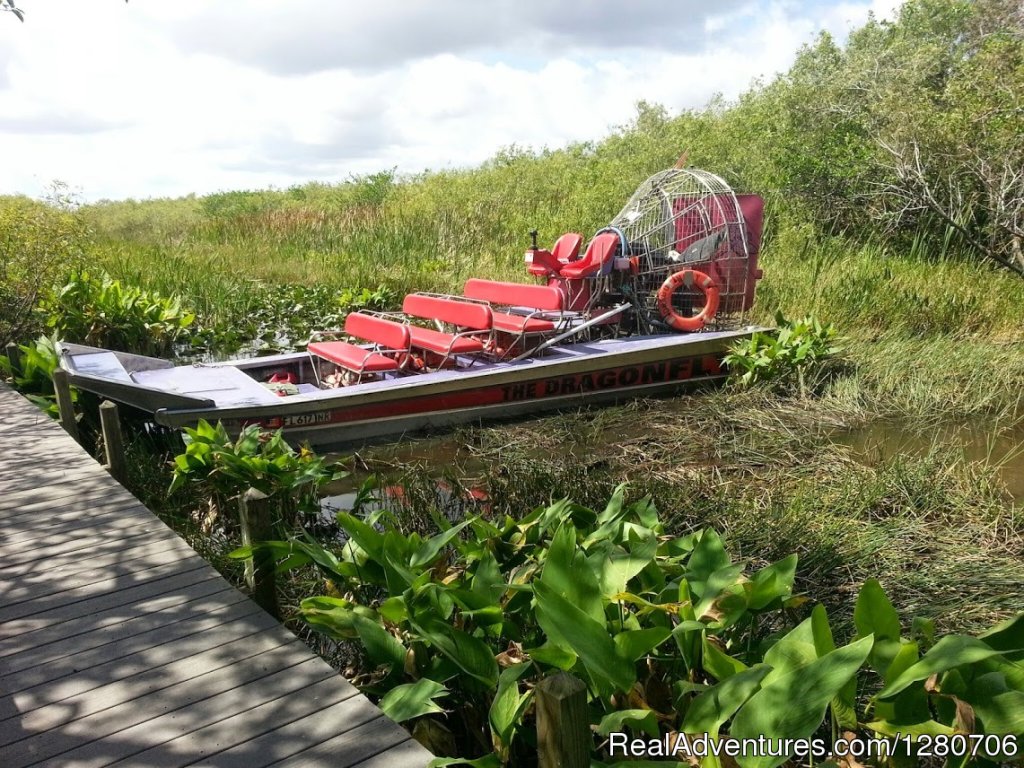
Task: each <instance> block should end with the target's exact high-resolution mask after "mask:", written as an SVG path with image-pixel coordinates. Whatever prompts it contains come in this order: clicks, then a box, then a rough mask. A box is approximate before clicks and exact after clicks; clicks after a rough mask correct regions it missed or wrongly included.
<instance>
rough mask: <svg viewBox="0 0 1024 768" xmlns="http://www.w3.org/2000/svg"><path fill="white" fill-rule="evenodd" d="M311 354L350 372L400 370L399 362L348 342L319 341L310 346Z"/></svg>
mask: <svg viewBox="0 0 1024 768" xmlns="http://www.w3.org/2000/svg"><path fill="white" fill-rule="evenodd" d="M308 349H309V352H310V354H312V355H316V356H317V357H322V358H323V359H324V360H330V361H331V362H332V363H337V364H338V365H340V366H341V367H342V368H345V369H347V370H350V371H367V372H370V373H376V372H379V371H393V370H396V369H397V368H398V361H397V360H395V359H394V358H391V357H385V356H384V355H381V354H378V353H377V352H370V351H369V350H367V349H363V348H362V347H358V346H356V345H355V344H349V343H348V342H347V341H317V342H314V343H312V344H310V345H309V347H308Z"/></svg>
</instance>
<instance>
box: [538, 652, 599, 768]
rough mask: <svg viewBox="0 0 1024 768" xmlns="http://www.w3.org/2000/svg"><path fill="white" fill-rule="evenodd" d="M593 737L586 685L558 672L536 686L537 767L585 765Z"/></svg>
mask: <svg viewBox="0 0 1024 768" xmlns="http://www.w3.org/2000/svg"><path fill="white" fill-rule="evenodd" d="M592 746H593V737H592V736H591V735H590V718H589V717H587V686H586V685H585V684H584V683H583V681H582V680H580V679H579V678H578V677H574V676H572V675H570V674H568V673H566V672H559V673H557V674H555V675H552V676H551V677H546V678H544V679H543V680H541V681H540V683H539V684H538V685H537V753H538V756H539V757H540V768H588V766H589V765H590V752H591V747H592Z"/></svg>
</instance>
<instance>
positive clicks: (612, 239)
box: [559, 232, 619, 279]
mask: <svg viewBox="0 0 1024 768" xmlns="http://www.w3.org/2000/svg"><path fill="white" fill-rule="evenodd" d="M618 246H619V236H618V235H616V234H615V233H614V232H602V233H601V234H599V235H596V236H595V237H594V239H593V240H591V241H590V245H588V246H587V252H586V253H585V254H583V258H582V259H580V260H579V261H573V262H570V263H568V264H566V265H565V266H564V267H562V270H561V271H560V272H559V274H560V275H561V276H562V277H568V278H571V279H576V278H580V277H589V276H591V275H596V274H599V273H600V272H601V271H602V270H603V269H604V268H605V267H606V266H607V265H608V263H609V262H610V261H611V260H612V259H613V258H614V257H615V251H616V250H617V248H618Z"/></svg>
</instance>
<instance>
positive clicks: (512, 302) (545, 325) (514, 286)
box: [462, 277, 563, 335]
mask: <svg viewBox="0 0 1024 768" xmlns="http://www.w3.org/2000/svg"><path fill="white" fill-rule="evenodd" d="M462 292H463V294H465V295H466V297H467V298H470V299H477V300H479V301H487V302H490V303H491V304H497V305H500V306H517V307H527V308H529V309H532V310H538V312H540V311H558V312H560V311H561V310H562V304H563V298H562V292H561V291H559V290H558V289H557V288H554V287H551V286H548V285H531V284H528V283H503V282H499V281H497V280H481V279H479V278H476V277H473V278H470V279H469V280H467V281H466V284H465V286H464V287H463V289H462ZM538 312H534V313H532V314H528V315H513V314H510V313H508V312H494V311H492V313H491V317H492V323H493V326H494V329H495V330H496V331H504V332H505V333H514V334H517V335H518V334H527V333H550V332H552V331H554V330H555V323H554V322H553V321H551V320H548V319H547V318H543V317H536V315H537V314H538Z"/></svg>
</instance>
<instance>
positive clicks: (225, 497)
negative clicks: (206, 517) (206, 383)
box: [168, 420, 345, 527]
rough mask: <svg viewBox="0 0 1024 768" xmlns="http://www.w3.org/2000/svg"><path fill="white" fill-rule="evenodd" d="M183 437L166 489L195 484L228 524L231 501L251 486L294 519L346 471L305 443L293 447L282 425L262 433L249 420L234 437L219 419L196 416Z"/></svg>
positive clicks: (313, 510)
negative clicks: (182, 449)
mask: <svg viewBox="0 0 1024 768" xmlns="http://www.w3.org/2000/svg"><path fill="white" fill-rule="evenodd" d="M185 440H186V443H187V445H186V448H185V452H184V453H180V454H178V455H177V456H175V457H174V477H173V479H172V481H171V486H170V489H169V490H168V493H171V494H173V493H174V492H175V491H177V490H178V489H179V488H181V487H182V486H184V485H185V484H186V483H192V484H196V485H198V486H199V490H200V491H201V493H202V494H203V495H204V496H205V497H206V498H208V499H209V500H210V503H211V506H212V507H213V508H214V511H215V512H216V513H219V514H220V515H221V516H222V520H223V521H224V525H226V526H228V527H230V523H228V522H227V521H230V520H232V519H234V518H235V515H234V514H233V510H231V509H230V508H229V506H228V505H229V503H230V502H231V501H232V500H234V499H236V498H237V497H238V496H239V495H241V494H243V493H245V491H246V490H248V489H249V488H255V489H256V490H258V491H262V492H263V493H265V494H266V495H267V496H269V497H270V498H272V499H273V500H274V501H275V502H276V509H277V510H278V512H279V513H280V515H281V517H282V518H283V520H284V521H286V522H290V523H295V522H297V521H298V520H300V519H301V518H302V517H303V516H306V517H307V518H309V517H315V515H316V514H317V513H318V512H319V509H320V503H319V499H320V489H321V488H322V487H323V486H324V485H325V484H326V483H328V482H330V481H332V480H337V479H340V478H342V477H344V476H345V473H344V472H343V471H341V470H339V469H338V467H337V465H333V464H328V463H327V461H326V460H325V459H324V458H322V457H320V456H317V455H315V454H314V453H313V452H312V451H310V450H309V449H308V448H302V449H301V450H300V451H295V450H294V449H293V448H292V447H291V446H290V445H288V443H287V442H285V440H284V438H283V437H282V436H281V431H280V430H278V431H277V432H273V433H271V432H264V431H262V430H261V429H260V428H259V426H257V425H251V426H248V427H245V428H243V429H242V432H241V434H240V435H239V436H238V437H237V438H236V439H234V440H232V439H231V436H230V435H229V434H228V432H227V430H226V429H225V428H224V426H223V425H222V424H220V423H219V422H218V424H217V425H216V426H213V425H211V424H210V423H208V422H207V421H205V420H200V421H199V424H197V425H196V427H195V429H189V428H186V429H185Z"/></svg>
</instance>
